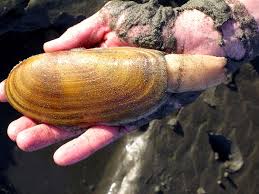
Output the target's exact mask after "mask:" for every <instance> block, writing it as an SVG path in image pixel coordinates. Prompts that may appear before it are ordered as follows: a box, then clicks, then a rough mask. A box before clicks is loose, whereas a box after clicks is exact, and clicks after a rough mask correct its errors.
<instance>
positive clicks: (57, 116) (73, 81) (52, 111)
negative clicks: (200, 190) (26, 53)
mask: <svg viewBox="0 0 259 194" xmlns="http://www.w3.org/2000/svg"><path fill="white" fill-rule="evenodd" d="M166 89H167V71H166V65H165V59H164V57H163V53H161V52H159V51H154V50H149V49H141V48H131V47H125V48H123V47H120V48H106V49H85V50H74V51H73V50H71V51H60V52H54V53H43V54H39V55H35V56H32V57H30V58H28V59H26V60H24V61H22V62H21V63H20V64H18V65H17V66H16V67H15V68H14V69H13V70H12V71H11V73H10V74H9V76H8V78H7V81H6V87H5V90H6V95H7V98H8V101H9V102H10V104H11V105H12V106H13V107H14V108H15V109H16V110H18V111H19V112H21V113H22V114H24V115H25V116H28V117H30V118H32V119H34V120H36V121H39V122H43V123H48V124H52V125H58V126H81V125H83V126H91V125H95V124H111V125H113V124H114V125H117V124H126V123H129V122H133V121H135V120H137V119H140V118H142V117H145V115H147V114H150V113H151V112H154V111H155V110H156V109H157V107H158V106H159V105H160V104H161V103H162V101H163V98H164V97H165V93H166Z"/></svg>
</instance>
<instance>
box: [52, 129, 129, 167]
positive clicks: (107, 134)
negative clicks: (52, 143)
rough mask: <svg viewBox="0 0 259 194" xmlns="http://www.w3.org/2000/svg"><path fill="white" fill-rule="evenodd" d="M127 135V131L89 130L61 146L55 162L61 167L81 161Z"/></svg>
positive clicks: (55, 156)
mask: <svg viewBox="0 0 259 194" xmlns="http://www.w3.org/2000/svg"><path fill="white" fill-rule="evenodd" d="M125 133H127V131H126V130H123V129H119V128H115V127H107V126H98V127H93V128H90V129H88V130H87V131H86V132H85V133H83V134H82V135H80V136H79V137H78V138H76V139H73V140H72V141H70V142H68V143H66V144H64V145H63V146H61V147H60V148H59V149H58V150H57V151H56V152H55V154H54V161H55V162H56V163H57V164H58V165H61V166H66V165H71V164H74V163H76V162H78V161H81V160H83V159H85V158H87V157H88V156H90V155H91V154H93V153H94V152H96V151H97V150H99V149H101V148H103V147H104V146H106V145H107V144H109V143H111V142H113V141H115V140H117V139H118V138H120V137H121V136H123V135H124V134H125Z"/></svg>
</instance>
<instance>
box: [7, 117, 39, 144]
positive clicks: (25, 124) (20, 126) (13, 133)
mask: <svg viewBox="0 0 259 194" xmlns="http://www.w3.org/2000/svg"><path fill="white" fill-rule="evenodd" d="M35 125H36V123H35V122H34V121H33V120H31V119H30V118H28V117H25V116H23V117H21V118H19V119H17V120H15V121H13V122H11V123H10V124H9V126H8V129H7V134H8V136H9V138H10V139H11V140H13V141H16V137H17V135H18V134H19V133H20V132H21V131H23V130H26V129H28V128H31V127H33V126H35Z"/></svg>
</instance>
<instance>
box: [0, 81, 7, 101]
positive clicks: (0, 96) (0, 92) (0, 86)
mask: <svg viewBox="0 0 259 194" xmlns="http://www.w3.org/2000/svg"><path fill="white" fill-rule="evenodd" d="M4 87H5V80H4V81H2V82H1V83H0V102H7V98H6V95H5V89H4Z"/></svg>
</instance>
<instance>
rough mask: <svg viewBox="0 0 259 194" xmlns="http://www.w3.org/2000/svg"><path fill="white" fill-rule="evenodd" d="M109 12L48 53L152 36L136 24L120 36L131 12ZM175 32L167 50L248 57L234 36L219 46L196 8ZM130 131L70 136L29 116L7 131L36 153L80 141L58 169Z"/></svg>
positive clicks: (60, 155)
mask: <svg viewBox="0 0 259 194" xmlns="http://www.w3.org/2000/svg"><path fill="white" fill-rule="evenodd" d="M109 9H111V6H106V8H103V9H102V10H101V11H100V12H98V13H96V14H95V15H93V16H92V17H90V18H88V19H86V20H84V21H82V22H81V23H79V24H77V25H75V26H74V27H72V28H70V29H68V30H67V31H66V32H65V33H64V34H63V35H62V36H61V37H60V38H58V39H56V40H53V41H50V42H48V43H46V44H45V45H44V50H45V51H46V52H53V51H58V50H67V49H71V48H77V47H85V48H90V47H111V46H143V45H142V44H141V42H140V43H139V44H138V42H136V41H134V39H135V38H136V37H138V38H139V37H140V36H141V35H142V34H143V33H144V34H145V36H148V34H150V33H152V30H151V28H149V27H150V26H145V27H143V26H138V25H136V26H134V29H131V31H129V32H128V34H127V36H126V37H121V35H120V34H121V31H122V30H123V25H122V24H123V20H124V19H125V15H126V14H127V13H126V12H125V13H121V14H120V15H117V16H116V17H111V15H112V14H110V13H109V12H110V10H109ZM115 15H116V14H115ZM115 20H116V22H115V23H116V25H113V27H112V25H111V23H114V21H115ZM231 27H232V23H229V24H228V26H227V25H226V26H224V30H225V31H226V32H229V31H230V28H231ZM172 32H173V33H174V36H175V38H176V40H177V47H176V48H175V50H172V49H173V48H171V46H170V45H169V44H167V43H165V44H164V45H165V46H164V50H165V51H167V52H170V51H176V52H178V53H191V54H209V55H216V56H231V57H232V58H234V59H236V60H238V59H241V58H242V56H243V55H244V53H245V49H246V48H244V47H243V45H242V43H241V42H239V41H238V40H237V38H236V39H235V38H233V37H232V36H231V34H230V35H229V34H228V35H226V38H229V39H228V40H229V41H228V42H227V44H226V46H225V47H220V46H219V45H218V40H219V37H220V33H219V32H217V31H216V30H215V29H214V26H213V20H212V19H211V18H210V17H207V16H206V15H205V14H203V13H202V12H199V11H196V10H192V11H185V13H183V14H182V15H181V16H179V17H178V19H177V20H176V22H175V27H172V25H170V24H168V25H167V26H166V27H165V29H164V30H163V36H164V39H165V40H168V39H170V34H171V33H172ZM194 32H195V33H194ZM231 32H232V31H231ZM165 42H166V41H165ZM187 42H188V44H187ZM148 47H153V45H148ZM226 48H228V49H226ZM229 48H230V49H229ZM236 48H238V49H236ZM3 88H4V83H1V84H0V101H6V97H5V94H4V90H3ZM131 130H132V129H131ZM128 131H130V129H125V128H120V129H118V128H115V127H107V126H95V127H91V128H90V129H87V130H81V131H76V132H69V131H66V130H63V129H59V128H57V127H54V126H50V125H47V124H37V123H35V122H34V121H33V120H31V119H29V118H27V117H21V118H19V119H18V120H16V121H13V122H12V123H11V124H10V125H9V127H8V135H9V137H10V138H11V139H12V140H13V141H16V143H17V145H18V146H19V147H20V148H21V149H23V150H25V151H34V150H37V149H41V148H43V147H46V146H48V145H51V144H54V143H56V142H59V141H62V140H65V139H68V138H73V137H76V138H74V139H73V140H72V141H70V142H68V143H66V144H64V145H63V146H61V147H60V148H59V149H58V150H57V151H56V152H55V154H54V160H55V162H56V163H57V164H59V165H69V164H73V163H75V162H78V161H80V160H82V159H84V158H86V157H88V156H89V155H91V154H92V153H94V152H95V151H97V150H98V149H101V148H102V147H104V146H105V145H107V144H109V143H111V142H113V141H115V140H116V139H118V138H120V137H121V136H123V135H125V134H126V133H127V132H128ZM77 136H78V137H77Z"/></svg>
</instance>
